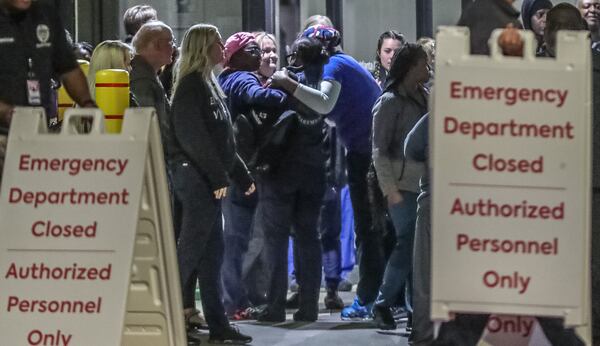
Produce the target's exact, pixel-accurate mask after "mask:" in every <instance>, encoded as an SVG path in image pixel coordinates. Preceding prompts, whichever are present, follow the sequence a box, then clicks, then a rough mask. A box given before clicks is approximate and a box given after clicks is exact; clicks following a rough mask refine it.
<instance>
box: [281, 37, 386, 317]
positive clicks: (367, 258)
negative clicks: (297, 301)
mask: <svg viewBox="0 0 600 346" xmlns="http://www.w3.org/2000/svg"><path fill="white" fill-rule="evenodd" d="M302 36H303V37H313V38H316V39H318V40H319V41H321V44H322V45H323V48H324V49H325V50H326V51H327V52H328V53H329V55H330V59H329V62H328V63H327V64H326V65H325V68H324V71H323V81H321V83H320V84H319V87H318V88H311V87H309V86H306V85H302V84H298V83H297V82H295V81H294V80H293V79H291V78H290V77H289V76H288V75H287V74H286V72H284V71H278V72H275V74H274V75H273V77H272V78H273V82H274V83H278V84H279V85H281V86H282V87H283V88H285V90H286V91H288V93H290V94H293V95H294V97H295V98H297V99H298V100H299V101H300V102H302V103H303V104H305V105H307V106H308V107H310V108H311V109H312V110H314V111H315V112H317V113H319V114H322V115H325V116H326V117H327V119H328V120H330V121H331V122H333V123H335V126H336V134H337V136H338V138H339V139H340V141H341V143H342V144H343V145H344V147H345V148H346V163H347V172H348V187H349V189H350V199H351V201H352V210H353V212H354V224H355V235H356V238H355V239H356V248H357V254H358V256H357V257H358V261H359V271H360V279H359V282H358V286H357V289H356V297H355V299H354V301H353V303H352V304H351V305H350V306H347V307H345V308H344V309H343V310H342V313H341V318H342V319H365V318H369V317H370V316H371V309H372V307H373V303H374V301H375V299H376V297H377V291H378V289H379V286H380V285H381V280H382V278H383V271H384V268H385V262H384V254H383V248H382V241H381V235H380V234H378V233H376V232H373V228H372V219H371V212H370V202H369V197H368V183H367V173H368V170H369V167H370V165H371V126H372V120H373V115H372V113H371V110H372V109H373V105H374V104H375V101H376V100H377V98H378V97H379V95H380V93H381V89H380V88H379V85H378V84H377V82H376V81H375V79H374V78H373V77H372V76H371V74H370V73H369V72H368V71H367V70H366V69H365V68H364V67H362V66H360V65H359V64H358V62H356V60H354V58H352V57H351V56H349V55H347V54H345V53H344V52H343V51H342V50H341V47H340V43H341V34H340V32H339V31H337V30H336V29H335V28H332V27H329V26H324V25H316V26H311V27H309V28H308V29H306V30H305V31H304V32H303V33H302Z"/></svg>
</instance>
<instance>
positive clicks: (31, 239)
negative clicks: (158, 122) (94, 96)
mask: <svg viewBox="0 0 600 346" xmlns="http://www.w3.org/2000/svg"><path fill="white" fill-rule="evenodd" d="M85 111H86V112H87V114H89V112H90V110H85ZM82 112H83V111H82ZM95 112H99V111H97V110H96V111H95ZM74 113H76V110H75V111H73V112H71V113H70V114H69V115H67V117H66V119H65V123H66V125H65V126H64V127H63V131H62V133H60V134H48V133H44V132H45V131H44V130H43V128H44V126H42V124H43V121H44V120H43V111H42V110H41V109H30V108H27V109H18V110H17V111H16V114H15V116H14V118H13V121H12V124H11V132H10V136H9V143H8V155H7V157H6V162H5V166H4V175H3V179H2V190H1V191H0V220H2V222H1V224H0V227H1V230H0V272H1V274H2V275H1V277H0V311H1V313H0V339H1V340H2V342H1V343H2V345H15V346H17V345H60V346H68V345H98V346H106V345H119V344H120V342H121V336H122V331H123V321H124V316H125V306H126V304H125V303H126V298H127V292H128V289H129V278H130V272H131V264H132V256H133V249H134V237H135V233H136V229H137V223H138V210H139V207H140V196H141V191H142V181H143V174H144V165H145V163H146V154H147V148H148V133H149V129H150V123H151V122H150V120H151V118H150V117H135V118H133V117H132V118H131V119H128V121H126V122H125V124H124V127H123V132H122V133H121V134H111V135H106V134H102V133H101V131H100V130H99V126H100V124H101V122H100V121H95V126H96V128H95V129H94V130H93V131H92V133H90V134H86V135H79V134H73V133H69V132H70V131H69V130H70V126H69V124H70V121H71V119H72V118H71V116H73V117H74V116H75V114H74ZM95 116H96V117H97V119H101V117H102V115H101V114H99V115H98V114H96V115H95ZM73 119H74V118H73ZM37 129H40V131H37Z"/></svg>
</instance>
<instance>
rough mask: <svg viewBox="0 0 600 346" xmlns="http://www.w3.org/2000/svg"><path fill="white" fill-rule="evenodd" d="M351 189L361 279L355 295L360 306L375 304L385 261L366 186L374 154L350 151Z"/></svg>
mask: <svg viewBox="0 0 600 346" xmlns="http://www.w3.org/2000/svg"><path fill="white" fill-rule="evenodd" d="M346 162H347V168H348V187H349V189H350V199H351V200H352V210H353V212H354V232H355V234H356V238H355V239H356V256H357V258H358V271H359V280H358V286H357V288H356V295H357V297H358V299H359V300H360V303H361V304H363V305H364V304H368V303H373V302H374V301H375V298H377V293H378V291H379V286H380V285H381V281H382V279H383V272H384V270H385V260H384V255H383V246H382V242H381V234H380V233H379V232H375V231H373V227H372V220H371V212H370V209H369V197H368V187H367V173H368V171H369V166H370V165H371V154H370V153H368V154H362V153H356V152H351V151H348V153H347V154H346Z"/></svg>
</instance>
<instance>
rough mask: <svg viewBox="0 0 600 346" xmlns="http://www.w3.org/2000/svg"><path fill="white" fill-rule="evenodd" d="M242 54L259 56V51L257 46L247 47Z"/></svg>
mask: <svg viewBox="0 0 600 346" xmlns="http://www.w3.org/2000/svg"><path fill="white" fill-rule="evenodd" d="M244 52H246V53H250V54H259V55H260V54H261V50H260V48H259V47H258V46H248V47H245V48H244Z"/></svg>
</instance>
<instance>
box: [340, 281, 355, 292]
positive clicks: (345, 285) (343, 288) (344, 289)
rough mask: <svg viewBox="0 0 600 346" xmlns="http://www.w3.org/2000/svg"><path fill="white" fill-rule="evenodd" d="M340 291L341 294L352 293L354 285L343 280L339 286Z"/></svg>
mask: <svg viewBox="0 0 600 346" xmlns="http://www.w3.org/2000/svg"><path fill="white" fill-rule="evenodd" d="M338 291H340V292H350V291H352V283H351V282H350V281H348V280H342V281H340V283H339V284H338Z"/></svg>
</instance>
